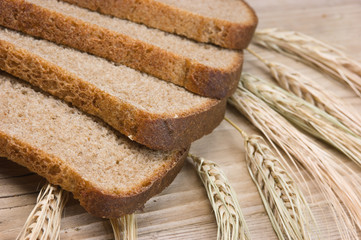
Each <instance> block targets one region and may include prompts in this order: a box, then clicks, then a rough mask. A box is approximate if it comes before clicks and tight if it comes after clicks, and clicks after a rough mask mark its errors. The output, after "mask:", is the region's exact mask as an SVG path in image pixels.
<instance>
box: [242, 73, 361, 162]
mask: <svg viewBox="0 0 361 240" xmlns="http://www.w3.org/2000/svg"><path fill="white" fill-rule="evenodd" d="M241 81H242V84H243V86H244V87H245V88H246V89H247V90H249V91H251V92H252V93H253V94H255V95H256V96H258V97H259V98H261V99H262V100H264V101H265V102H266V103H267V104H268V105H270V106H271V107H272V108H274V109H275V110H276V111H277V112H279V113H280V114H281V115H282V116H284V117H285V118H287V119H288V120H289V121H291V122H293V123H294V124H295V125H296V126H298V127H300V128H302V129H304V130H305V131H307V132H309V133H310V134H312V135H313V136H315V137H318V138H320V139H322V140H324V141H326V142H328V143H329V144H331V145H333V146H334V147H335V148H337V149H339V150H340V151H341V152H343V153H344V154H345V155H346V156H347V157H349V158H350V159H351V160H353V161H354V162H355V163H356V164H358V165H359V166H361V137H360V136H358V135H356V134H355V133H354V132H353V131H352V130H351V129H349V128H348V127H346V126H345V125H343V124H342V123H340V122H339V121H338V120H337V119H336V118H334V117H332V116H330V115H329V114H327V113H326V112H324V111H322V110H321V109H319V108H317V107H315V106H314V105H312V104H309V103H308V102H306V101H304V100H303V99H301V98H299V97H297V96H295V95H293V94H290V93H288V92H286V91H284V90H283V89H281V88H279V87H277V86H276V85H274V84H272V83H270V82H266V81H263V80H261V79H259V78H257V77H254V76H252V75H249V74H244V75H242V78H241Z"/></svg>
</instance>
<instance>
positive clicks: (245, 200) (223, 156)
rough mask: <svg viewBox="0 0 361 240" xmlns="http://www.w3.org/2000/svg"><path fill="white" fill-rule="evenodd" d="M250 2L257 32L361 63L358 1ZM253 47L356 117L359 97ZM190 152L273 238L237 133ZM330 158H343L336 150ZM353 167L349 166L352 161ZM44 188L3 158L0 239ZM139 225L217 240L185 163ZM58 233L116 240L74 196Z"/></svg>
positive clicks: (256, 67)
mask: <svg viewBox="0 0 361 240" xmlns="http://www.w3.org/2000/svg"><path fill="white" fill-rule="evenodd" d="M249 3H250V4H251V5H252V6H253V7H254V8H255V9H256V11H257V14H258V16H259V28H264V27H279V28H283V29H286V30H296V31H301V32H304V33H306V34H309V35H312V36H314V37H316V38H319V39H321V40H324V41H326V42H329V43H332V44H335V45H339V46H343V47H344V50H345V52H346V53H348V54H349V55H350V56H352V57H353V58H355V59H357V60H359V61H361V40H360V38H361V1H360V0H317V1H311V0H305V1H296V0H276V1H264V0H252V1H251V0H250V1H249ZM253 49H254V50H256V51H257V52H258V53H260V54H262V55H263V56H264V57H265V58H267V59H269V60H277V61H280V62H284V63H287V64H288V65H291V66H292V67H295V68H297V69H298V70H299V71H301V72H302V73H304V74H306V75H308V76H310V77H312V78H313V79H314V80H316V81H318V82H319V84H321V85H322V86H324V87H325V88H327V89H328V90H331V91H333V92H334V94H336V95H338V96H339V97H341V98H343V99H344V100H345V101H347V102H349V103H351V104H353V105H354V106H355V107H356V109H357V110H358V111H360V112H361V99H360V98H357V97H355V95H354V94H353V93H352V91H350V90H349V89H348V88H346V87H344V86H343V85H341V84H339V83H337V82H335V81H334V80H332V79H330V78H329V77H326V76H324V75H321V74H320V73H318V72H316V71H314V70H313V69H310V68H308V67H306V66H304V65H302V64H299V63H296V62H294V61H290V60H289V59H287V58H284V57H281V56H279V55H277V54H275V53H273V52H269V51H266V50H263V49H260V48H256V47H253ZM245 58H246V61H245V64H244V71H245V72H250V73H254V74H258V75H261V76H265V77H268V76H267V74H266V71H265V68H264V67H263V66H262V64H261V63H260V62H258V61H257V60H256V59H255V58H254V57H252V56H250V55H249V54H247V53H246V54H245ZM227 116H229V117H230V118H231V119H232V120H234V121H235V122H236V123H237V124H239V125H240V126H241V127H242V128H243V129H245V130H246V131H247V132H248V133H256V132H257V131H256V129H255V128H254V127H252V126H251V125H250V124H249V122H248V121H247V120H246V119H245V118H243V117H242V116H241V115H240V114H238V113H237V112H236V111H235V110H234V109H233V108H231V107H229V108H228V110H227ZM331 151H332V150H331ZM191 152H192V153H194V154H197V155H199V156H202V157H205V158H207V159H209V160H213V161H215V162H217V163H218V164H219V165H220V166H221V168H222V169H223V170H224V171H225V173H226V174H227V176H228V178H229V180H230V182H231V183H232V185H233V187H234V188H235V190H236V192H237V193H238V199H239V201H240V205H241V207H242V210H243V213H244V215H245V218H246V221H247V223H248V226H249V229H250V233H251V237H252V239H276V236H275V234H274V232H273V229H272V227H271V224H270V222H269V220H268V217H267V215H266V213H265V210H264V208H263V205H262V203H261V200H260V197H259V196H258V193H257V191H256V188H255V186H254V184H253V182H252V181H251V179H250V177H249V175H248V172H247V170H246V166H245V156H244V147H243V140H242V138H241V136H240V135H239V134H238V133H237V132H236V131H235V130H234V129H233V128H232V127H231V126H230V125H229V124H228V123H226V122H224V121H223V122H222V124H221V125H220V126H219V127H218V128H217V129H216V130H215V131H214V132H213V133H212V134H210V135H208V136H206V137H204V138H202V139H201V140H199V141H197V142H195V143H194V144H193V146H192V149H191ZM334 154H336V155H338V156H340V157H342V156H341V155H339V154H338V153H337V152H335V151H334ZM350 165H351V166H353V165H352V164H351V163H350ZM353 167H354V166H353ZM355 169H357V168H355ZM357 171H358V172H360V170H357ZM360 174H361V173H360ZM43 183H44V180H43V179H42V178H41V177H39V176H37V175H35V174H32V173H30V172H29V171H28V170H26V169H25V168H23V167H20V166H18V165H16V164H14V163H12V162H10V161H8V160H6V159H0V239H1V240H7V239H15V237H16V236H17V234H18V232H19V231H20V229H21V227H22V225H23V224H24V222H25V220H26V218H27V216H28V214H29V213H30V211H31V210H32V208H33V206H34V203H35V202H36V197H37V194H38V191H39V189H40V187H41V186H42V184H43ZM360 187H361V186H360ZM311 192H312V196H308V198H309V199H310V197H312V199H313V201H314V203H312V204H311V206H312V210H313V211H314V213H315V215H316V219H317V220H318V221H319V227H320V229H321V231H322V233H321V238H322V239H338V238H339V237H338V236H337V230H336V227H335V225H334V223H333V220H332V217H331V215H330V214H329V213H328V212H327V210H325V209H323V206H324V204H322V203H324V201H325V199H323V198H322V196H320V194H319V193H317V192H316V191H312V189H311ZM324 210H325V211H324ZM360 211H361V210H360ZM137 220H138V233H139V239H216V231H217V227H216V223H215V218H214V216H213V212H212V209H211V207H210V204H209V202H208V199H207V195H206V192H205V190H204V188H203V185H202V183H201V182H200V180H199V179H198V176H197V174H196V172H195V171H194V170H193V168H192V165H191V164H189V163H187V164H186V165H185V166H184V168H183V170H182V171H181V173H180V174H179V175H178V177H177V178H176V179H175V181H174V182H173V183H172V184H171V185H170V186H169V187H168V188H167V189H166V190H165V191H163V192H162V193H161V194H159V195H158V196H156V197H154V198H152V199H151V200H150V201H149V202H148V203H147V204H146V205H145V207H144V209H143V211H141V212H139V213H138V214H137ZM61 229H62V230H61V238H62V239H112V238H113V235H112V229H111V226H110V223H109V221H107V220H105V219H100V218H96V217H93V216H91V215H90V214H88V213H86V212H85V211H84V210H83V208H82V207H80V205H79V203H78V202H77V201H76V200H74V199H70V201H69V202H68V204H67V206H66V209H65V213H64V217H63V219H62V226H61Z"/></svg>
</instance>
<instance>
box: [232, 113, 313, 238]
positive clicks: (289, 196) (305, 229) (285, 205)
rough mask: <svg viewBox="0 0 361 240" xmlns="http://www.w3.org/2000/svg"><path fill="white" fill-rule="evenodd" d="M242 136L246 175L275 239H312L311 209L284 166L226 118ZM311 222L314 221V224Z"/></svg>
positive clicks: (259, 141)
mask: <svg viewBox="0 0 361 240" xmlns="http://www.w3.org/2000/svg"><path fill="white" fill-rule="evenodd" d="M225 120H226V121H228V122H229V123H230V124H231V125H232V126H234V127H235V128H236V129H237V130H238V131H239V132H240V133H241V134H242V136H243V138H244V144H245V150H246V161H247V167H248V171H249V174H250V175H251V177H252V180H253V182H254V183H255V185H256V186H257V189H258V192H259V194H260V196H261V199H262V202H263V205H264V206H265V209H266V211H267V214H268V216H269V218H270V220H271V223H272V226H273V228H274V230H275V232H276V234H277V236H278V239H305V240H306V239H311V235H310V229H309V222H310V221H309V220H308V219H310V218H311V219H312V221H313V218H312V213H311V210H310V208H309V206H308V204H307V201H306V200H305V197H304V196H303V194H302V192H301V191H300V190H299V189H298V187H297V186H296V183H295V182H294V181H293V180H292V178H291V176H290V175H289V174H288V173H287V170H286V167H285V166H284V165H283V164H282V162H281V161H280V160H279V158H278V157H276V155H274V153H273V152H272V150H271V149H270V148H269V147H268V146H267V145H266V144H265V142H264V139H263V138H262V137H261V136H257V135H251V136H248V135H247V134H246V133H245V132H244V131H243V130H242V129H240V128H239V127H238V126H236V125H235V124H234V123H233V122H232V121H230V120H229V119H227V118H225ZM313 222H314V221H313Z"/></svg>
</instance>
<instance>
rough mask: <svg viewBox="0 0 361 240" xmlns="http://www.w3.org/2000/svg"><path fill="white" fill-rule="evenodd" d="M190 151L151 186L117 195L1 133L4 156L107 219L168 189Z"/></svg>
mask: <svg viewBox="0 0 361 240" xmlns="http://www.w3.org/2000/svg"><path fill="white" fill-rule="evenodd" d="M187 154H188V148H186V149H182V150H176V151H173V152H172V154H171V155H172V161H171V162H170V163H169V164H168V165H166V166H163V167H162V168H161V169H159V171H158V172H155V173H154V175H153V176H152V178H151V179H149V181H148V184H147V185H145V186H139V187H138V189H136V190H135V191H134V193H128V194H114V193H111V192H107V191H105V190H101V189H98V188H97V187H95V186H94V185H92V184H91V182H89V181H87V180H85V179H84V178H82V176H81V175H80V174H79V173H78V172H76V171H75V170H74V169H72V168H71V167H70V166H68V165H67V164H66V163H65V162H64V161H63V160H61V159H59V158H57V157H55V156H53V155H50V154H48V153H46V152H43V151H42V150H40V149H37V148H35V147H33V146H31V145H30V144H28V143H25V142H22V141H20V140H19V139H16V138H13V137H10V136H8V135H7V134H5V133H3V132H1V131H0V156H3V157H6V158H8V159H10V160H12V161H14V162H16V163H18V164H20V165H22V166H24V167H26V168H28V169H29V170H30V171H32V172H35V173H37V174H39V175H40V176H42V177H44V178H46V179H47V180H48V181H49V182H50V183H52V184H55V185H59V186H61V187H62V188H63V189H64V190H67V191H70V192H72V193H73V194H74V198H76V199H79V201H80V205H82V206H83V207H84V208H85V209H86V210H87V211H88V212H89V213H91V214H93V215H95V216H98V217H103V218H118V217H120V216H122V215H124V214H130V213H133V212H134V211H136V210H138V209H139V208H141V207H142V206H143V205H144V204H145V203H146V201H147V200H148V199H149V198H151V197H152V196H154V195H156V194H158V193H160V192H161V191H162V190H163V189H164V188H166V187H167V186H168V185H169V184H170V183H171V182H172V181H173V180H174V178H175V176H176V175H177V174H178V172H179V171H180V170H181V168H182V166H183V163H184V160H185V158H186V157H187Z"/></svg>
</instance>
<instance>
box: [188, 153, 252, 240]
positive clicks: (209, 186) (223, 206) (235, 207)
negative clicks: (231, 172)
mask: <svg viewBox="0 0 361 240" xmlns="http://www.w3.org/2000/svg"><path fill="white" fill-rule="evenodd" d="M189 157H190V158H191V159H192V160H193V163H194V166H195V168H196V170H197V172H198V175H199V177H200V178H201V180H202V182H203V184H204V186H205V188H206V191H207V195H208V198H209V201H210V203H211V205H212V208H213V211H214V214H215V217H216V221H217V226H218V232H217V239H219V240H220V239H222V240H238V239H250V238H249V232H248V228H247V224H246V221H245V219H244V217H243V214H242V210H241V207H240V206H239V202H238V199H237V194H236V193H235V192H234V190H233V188H232V187H231V185H230V183H229V181H228V179H227V178H226V176H225V175H224V173H223V171H222V170H221V169H220V168H219V167H218V166H217V165H216V164H215V163H214V162H211V161H209V160H205V159H204V158H199V157H196V156H193V155H191V154H189Z"/></svg>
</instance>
